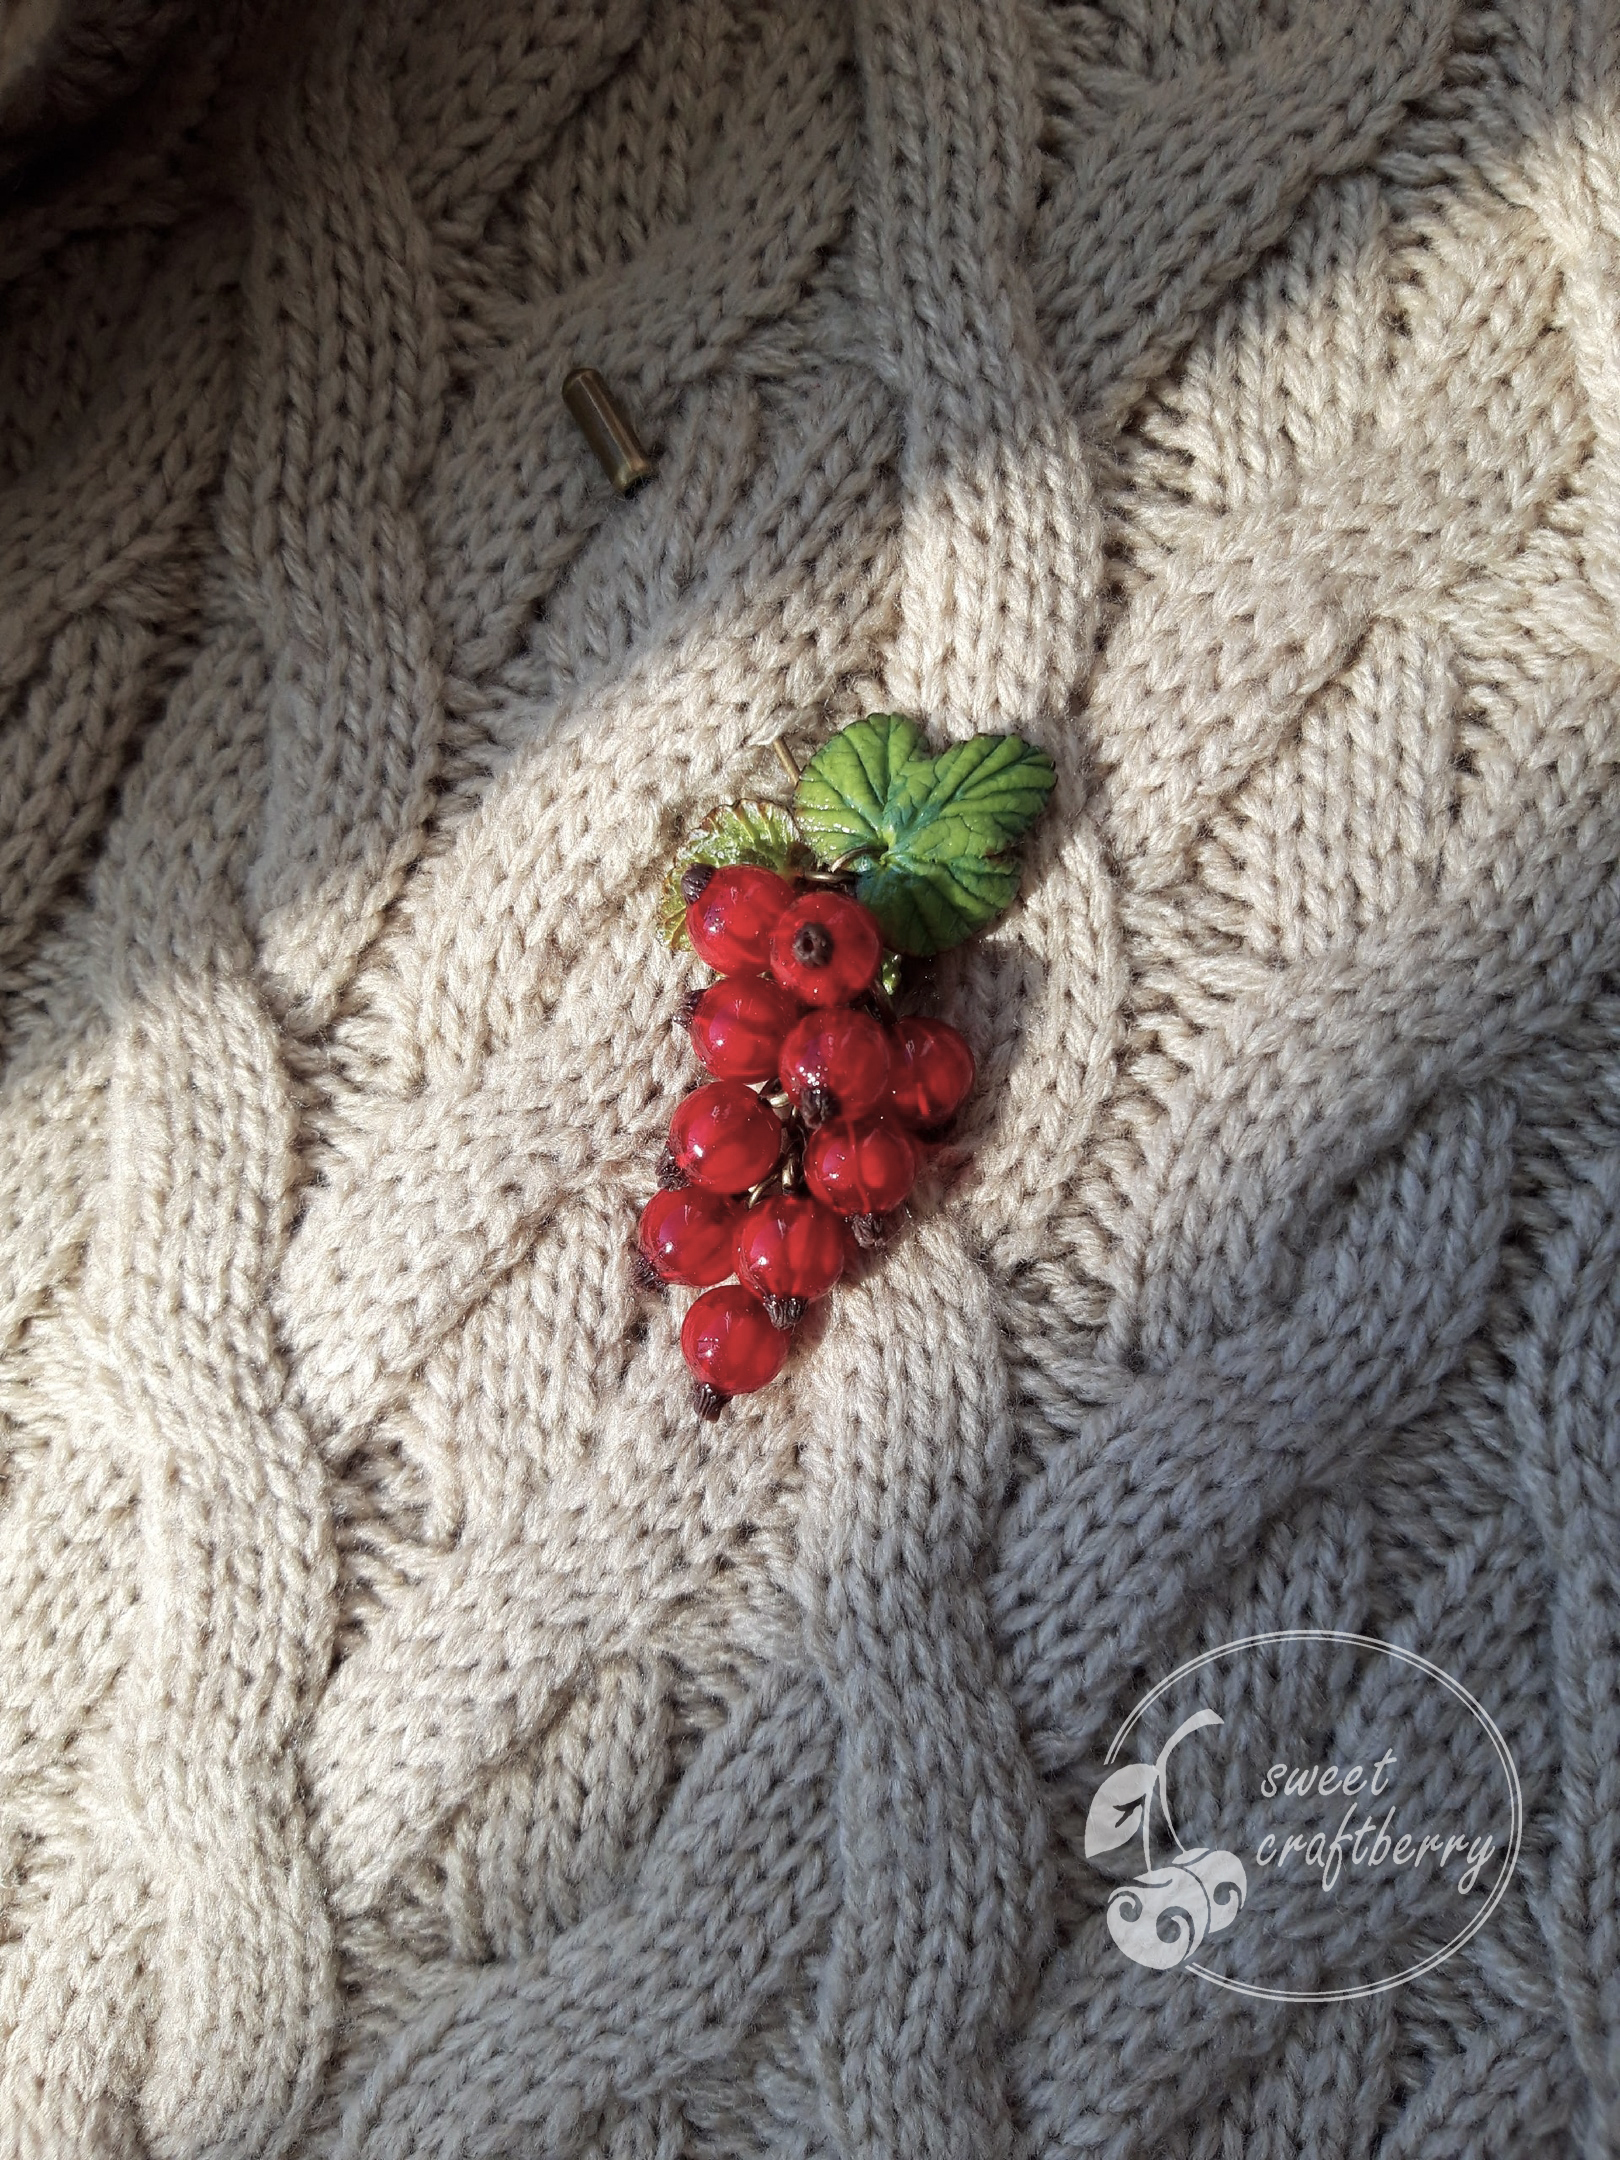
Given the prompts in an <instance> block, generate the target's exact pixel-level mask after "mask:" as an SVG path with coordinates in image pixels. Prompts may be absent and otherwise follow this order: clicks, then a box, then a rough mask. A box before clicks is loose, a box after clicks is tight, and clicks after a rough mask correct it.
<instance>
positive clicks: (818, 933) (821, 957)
mask: <svg viewBox="0 0 1620 2160" xmlns="http://www.w3.org/2000/svg"><path fill="white" fill-rule="evenodd" d="M832 953H833V941H832V938H831V936H830V935H829V933H828V932H827V930H826V929H824V928H823V926H822V925H821V924H820V923H818V922H807V923H801V924H800V925H799V927H798V929H797V930H796V931H795V932H794V933H793V957H794V959H795V960H797V961H798V963H799V965H800V967H813V968H814V967H825V966H826V965H827V962H828V961H829V960H830V959H831V958H832Z"/></svg>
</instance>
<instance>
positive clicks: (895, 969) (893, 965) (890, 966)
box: [878, 952, 906, 998]
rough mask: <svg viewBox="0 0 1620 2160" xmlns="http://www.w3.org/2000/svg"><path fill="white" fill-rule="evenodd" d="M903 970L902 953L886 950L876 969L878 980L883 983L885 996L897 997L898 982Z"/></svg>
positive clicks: (904, 958) (904, 967)
mask: <svg viewBox="0 0 1620 2160" xmlns="http://www.w3.org/2000/svg"><path fill="white" fill-rule="evenodd" d="M905 972H906V956H905V954H904V953H897V952H886V953H885V954H884V955H883V965H882V966H881V967H880V968H879V969H878V981H879V982H880V983H881V984H882V985H883V994H884V996H885V997H891V998H897V997H898V996H899V995H900V984H901V982H902V980H903V979H904V976H905Z"/></svg>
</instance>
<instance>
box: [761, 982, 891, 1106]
mask: <svg viewBox="0 0 1620 2160" xmlns="http://www.w3.org/2000/svg"><path fill="white" fill-rule="evenodd" d="M889 1062H890V1058H889V1037H888V1033H887V1030H886V1029H885V1028H884V1027H883V1024H882V1022H881V1021H878V1020H874V1019H873V1018H872V1016H871V1014H870V1013H864V1012H856V1011H854V1010H853V1008H852V1007H850V1006H848V1005H835V1006H833V1007H832V1009H831V1010H830V1011H828V1010H826V1009H824V1008H823V1009H819V1010H816V1011H811V1012H807V1013H806V1014H805V1015H804V1017H803V1018H802V1019H801V1020H799V1021H797V1022H796V1023H795V1025H794V1027H793V1029H792V1031H791V1033H790V1034H789V1035H788V1036H787V1039H786V1040H785V1041H784V1042H783V1044H782V1054H781V1059H780V1061H779V1063H778V1066H777V1071H778V1073H779V1075H780V1077H781V1081H782V1085H783V1087H784V1088H785V1089H786V1090H787V1094H788V1098H789V1100H790V1101H791V1102H792V1104H793V1106H794V1108H795V1109H796V1110H797V1111H798V1113H799V1115H800V1116H801V1117H802V1118H803V1120H804V1122H805V1124H806V1125H809V1126H811V1127H815V1126H817V1125H825V1124H827V1123H828V1122H829V1121H830V1120H831V1119H833V1118H860V1117H865V1116H866V1114H867V1112H868V1111H869V1110H875V1109H876V1108H877V1107H878V1105H879V1104H880V1103H881V1102H882V1101H883V1099H884V1097H885V1096H886V1095H887V1094H888V1092H889V1078H890V1074H889Z"/></svg>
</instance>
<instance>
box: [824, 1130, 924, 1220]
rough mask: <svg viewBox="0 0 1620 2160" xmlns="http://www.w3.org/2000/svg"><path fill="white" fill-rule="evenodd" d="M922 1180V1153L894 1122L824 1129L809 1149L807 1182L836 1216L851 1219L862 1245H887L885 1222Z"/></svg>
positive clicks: (904, 1131) (906, 1133)
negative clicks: (919, 1170)
mask: <svg viewBox="0 0 1620 2160" xmlns="http://www.w3.org/2000/svg"><path fill="white" fill-rule="evenodd" d="M916 1180H917V1149H916V1146H915V1144H914V1142H913V1141H912V1139H911V1136H910V1134H909V1133H908V1132H907V1131H906V1129H905V1127H904V1126H903V1125H901V1124H900V1123H899V1122H898V1121H897V1120H895V1119H893V1118H867V1119H865V1120H864V1121H863V1122H862V1123H860V1124H850V1123H839V1124H836V1125H823V1126H822V1127H821V1129H820V1130H819V1131H818V1132H813V1133H812V1134H811V1135H810V1137H809V1139H808V1140H807V1141H806V1142H805V1144H804V1182H805V1184H806V1185H808V1186H809V1188H810V1190H811V1192H812V1193H813V1194H814V1195H815V1197H816V1198H817V1199H818V1200H820V1201H821V1202H823V1204H824V1205H825V1206H827V1207H830V1208H831V1209H833V1211H834V1212H835V1213H836V1214H839V1215H847V1216H848V1217H849V1218H850V1221H851V1225H852V1227H853V1229H854V1231H855V1236H856V1239H857V1241H858V1242H859V1243H860V1244H862V1245H876V1244H881V1242H882V1239H883V1227H882V1221H881V1218H882V1217H883V1216H885V1215H887V1214H889V1213H890V1212H891V1211H892V1210H893V1209H895V1208H897V1207H898V1206H899V1205H900V1203H901V1201H902V1200H904V1199H905V1197H906V1195H907V1194H908V1193H909V1192H910V1190H911V1188H912V1186H913V1185H914V1184H915V1183H916Z"/></svg>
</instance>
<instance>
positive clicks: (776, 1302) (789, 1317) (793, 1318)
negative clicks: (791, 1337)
mask: <svg viewBox="0 0 1620 2160" xmlns="http://www.w3.org/2000/svg"><path fill="white" fill-rule="evenodd" d="M760 1303H761V1304H762V1305H763V1306H764V1308H765V1310H766V1311H767V1312H768V1313H769V1314H770V1316H771V1326H772V1327H774V1328H780V1329H781V1330H782V1333H783V1334H784V1335H785V1334H786V1333H787V1331H788V1329H789V1328H796V1327H797V1326H798V1324H799V1322H800V1321H801V1320H802V1319H803V1318H804V1316H805V1313H806V1311H807V1310H808V1307H807V1305H806V1303H805V1300H804V1299H803V1298H802V1297H766V1298H761V1300H760Z"/></svg>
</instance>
